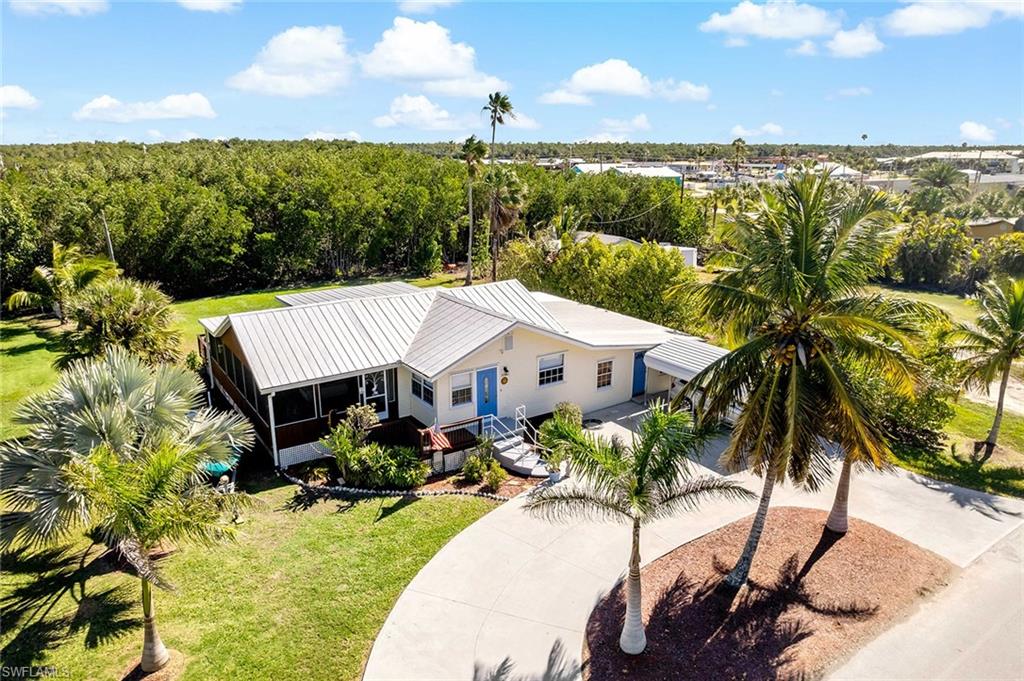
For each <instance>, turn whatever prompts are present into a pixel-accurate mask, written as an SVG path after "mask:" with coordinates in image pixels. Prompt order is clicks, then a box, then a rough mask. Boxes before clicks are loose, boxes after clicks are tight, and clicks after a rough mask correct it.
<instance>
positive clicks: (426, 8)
mask: <svg viewBox="0 0 1024 681" xmlns="http://www.w3.org/2000/svg"><path fill="white" fill-rule="evenodd" d="M457 4H459V0H401V2H399V3H398V11H399V12H401V13H402V14H430V13H431V12H433V11H434V10H435V9H443V8H445V7H451V6H452V5H457Z"/></svg>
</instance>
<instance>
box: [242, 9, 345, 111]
mask: <svg viewBox="0 0 1024 681" xmlns="http://www.w3.org/2000/svg"><path fill="white" fill-rule="evenodd" d="M351 71H352V58H351V57H350V56H349V54H348V51H347V50H346V48H345V34H344V32H343V31H342V30H341V27H340V26H293V27H292V28H289V29H288V30H287V31H284V32H283V33H278V34H277V35H275V36H274V37H273V38H271V39H270V41H269V42H267V44H266V45H264V46H263V49H262V50H260V53H259V54H258V55H256V60H255V61H254V62H253V63H252V64H251V65H250V66H249V67H248V68H246V69H245V70H244V71H240V72H239V73H236V74H235V75H233V76H231V77H230V78H228V81H227V83H228V85H229V86H230V87H233V88H235V89H236V90H244V91H246V92H256V93H258V94H262V95H273V96H278V97H310V96H312V95H323V94H327V93H330V92H334V91H335V90H337V89H338V88H340V87H342V86H343V85H346V84H347V83H348V81H349V77H350V75H351Z"/></svg>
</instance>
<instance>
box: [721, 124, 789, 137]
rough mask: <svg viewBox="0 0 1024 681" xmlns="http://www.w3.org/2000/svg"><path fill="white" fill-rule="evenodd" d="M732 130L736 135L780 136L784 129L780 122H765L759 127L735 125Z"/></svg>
mask: <svg viewBox="0 0 1024 681" xmlns="http://www.w3.org/2000/svg"><path fill="white" fill-rule="evenodd" d="M730 132H731V133H732V134H733V135H735V136H736V137H761V136H763V135H774V136H779V135H782V134H783V132H784V131H783V129H782V126H781V125H779V124H778V123H765V124H764V125H762V126H760V127H758V128H745V127H743V126H742V125H734V126H732V130H731V131H730Z"/></svg>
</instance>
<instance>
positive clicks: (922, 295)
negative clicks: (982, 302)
mask: <svg viewBox="0 0 1024 681" xmlns="http://www.w3.org/2000/svg"><path fill="white" fill-rule="evenodd" d="M868 289H869V290H871V291H877V292H879V293H885V294H888V295H893V296H900V297H902V298H910V299H911V300H919V301H921V302H922V303H931V304H932V305H934V306H936V307H938V308H941V309H942V310H944V311H945V312H946V314H948V315H949V316H950V317H951V318H952V319H953V321H954V322H964V323H968V322H974V320H975V318H976V317H977V316H978V310H977V308H976V307H975V306H974V302H973V301H971V300H970V299H969V298H964V297H963V296H956V295H953V294H952V293H929V292H928V291H914V290H911V289H902V288H892V287H889V286H869V287H868Z"/></svg>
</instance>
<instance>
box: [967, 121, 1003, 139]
mask: <svg viewBox="0 0 1024 681" xmlns="http://www.w3.org/2000/svg"><path fill="white" fill-rule="evenodd" d="M960 138H961V139H963V140H965V141H967V142H995V141H996V131H995V130H993V129H992V128H990V127H988V126H987V125H985V124H984V123H978V122H977V121H964V122H963V123H961V124H960Z"/></svg>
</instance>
